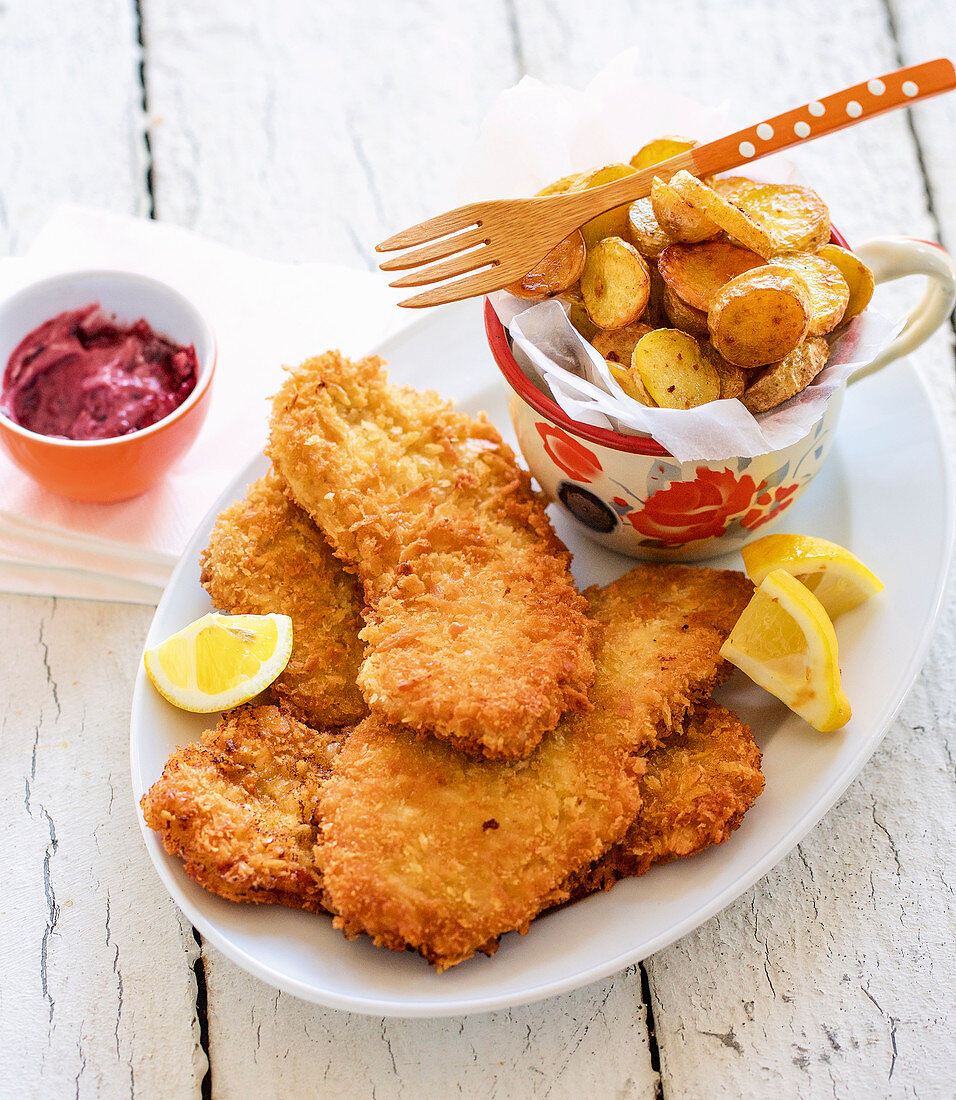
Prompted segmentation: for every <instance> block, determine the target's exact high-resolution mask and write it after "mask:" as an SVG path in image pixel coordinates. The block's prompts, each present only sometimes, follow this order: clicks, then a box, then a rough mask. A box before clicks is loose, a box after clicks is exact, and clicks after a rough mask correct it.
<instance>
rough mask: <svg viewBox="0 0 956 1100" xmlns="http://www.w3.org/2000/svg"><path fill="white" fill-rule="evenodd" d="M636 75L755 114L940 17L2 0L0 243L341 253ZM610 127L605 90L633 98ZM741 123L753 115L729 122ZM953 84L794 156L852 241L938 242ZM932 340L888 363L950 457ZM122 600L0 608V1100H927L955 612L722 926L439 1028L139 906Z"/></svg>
mask: <svg viewBox="0 0 956 1100" xmlns="http://www.w3.org/2000/svg"><path fill="white" fill-rule="evenodd" d="M634 43H641V44H643V46H644V49H645V52H646V64H647V70H648V72H649V74H651V75H653V76H659V77H661V78H667V79H671V80H674V81H677V82H680V84H681V85H682V86H683V87H685V88H686V90H687V92H688V93H689V94H690V95H692V96H694V97H696V98H699V99H700V98H703V99H713V98H719V97H723V96H725V95H729V96H731V97H734V98H738V99H741V100H744V101H747V102H759V104H760V107H761V108H763V107H764V106H766V107H767V108H770V109H783V108H785V107H788V106H791V105H792V104H793V103H796V102H802V101H804V100H806V99H807V98H809V97H810V96H812V95H816V94H820V93H822V92H828V91H831V90H834V89H836V88H839V87H842V86H844V85H847V84H850V83H852V82H854V81H856V80H859V79H863V78H865V77H868V76H870V75H875V74H877V73H879V72H883V71H886V70H889V69H891V68H894V67H896V65H897V64H898V63H902V62H907V63H909V62H915V61H918V60H924V59H927V58H929V57H933V56H937V55H939V54H944V53H947V54H949V55H950V56H953V55H954V54H956V11H954V9H953V6H952V4H951V3H950V2H949V0H845V2H843V3H833V2H832V0H790V2H789V3H787V4H783V3H777V2H774V0H764V2H760V0H739V2H732V0H727V2H726V3H724V4H716V3H708V2H707V0H671V2H670V3H667V4H663V3H655V2H653V0H630V2H628V0H607V2H602V0H597V2H594V3H589V4H581V3H575V2H573V0H469V2H459V3H447V2H443V0H413V2H408V3H394V2H392V0H374V2H373V0H368V2H366V3H352V4H349V3H341V2H332V0H284V2H283V3H281V4H280V3H269V2H268V0H251V2H246V3H236V2H235V0H204V2H203V3H197V2H190V0H138V2H137V0H84V2H83V3H68V2H67V0H3V2H2V3H0V250H3V249H4V248H6V250H9V251H11V252H14V253H16V252H18V251H20V250H22V249H23V248H25V247H26V245H27V244H28V243H29V240H30V238H31V235H32V233H33V232H34V231H35V230H36V229H37V228H38V226H39V225H40V224H41V223H42V222H43V220H44V219H45V218H46V217H47V215H48V214H49V212H50V209H51V208H52V206H53V205H54V204H55V203H57V202H59V201H63V200H77V201H82V202H87V203H92V204H96V205H99V206H103V207H107V208H110V209H114V210H119V211H126V212H133V213H138V214H142V215H144V216H151V217H155V218H159V219H162V220H166V221H170V222H174V223H177V224H181V225H186V226H189V227H190V228H193V229H196V230H198V231H200V232H202V233H205V234H207V235H209V236H211V237H213V238H215V239H218V240H221V241H224V242H227V243H230V244H234V245H237V246H240V247H242V248H244V249H246V250H248V251H251V252H255V253H258V254H260V255H263V256H267V257H274V258H281V259H290V260H294V259H328V260H332V261H338V262H342V263H346V264H351V265H356V266H363V265H369V266H370V265H371V259H370V255H369V247H368V246H369V243H370V242H373V241H376V240H380V239H381V238H382V237H384V236H385V235H386V234H387V233H389V232H391V231H393V230H395V229H397V228H399V227H401V226H403V225H405V224H408V223H410V222H412V221H414V220H418V218H419V217H421V216H424V215H427V214H429V213H433V212H435V211H437V210H438V209H441V208H443V207H444V206H445V205H447V200H448V199H449V197H451V196H452V194H453V186H454V173H455V165H456V162H457V159H458V157H459V155H460V154H461V153H462V152H463V151H464V150H465V148H466V146H467V144H468V143H469V142H470V140H471V138H472V136H473V134H474V131H475V127H476V124H477V122H478V120H479V119H480V117H481V115H482V114H483V112H484V111H485V110H486V109H487V107H488V106H489V104H490V102H491V100H492V98H493V97H494V95H495V94H496V93H497V92H498V91H499V90H501V89H502V88H504V87H507V86H508V85H510V84H512V83H513V82H514V81H515V80H516V79H517V78H518V77H519V76H520V75H521V74H522V72H524V71H527V72H530V73H532V74H534V75H536V76H539V77H542V78H544V79H548V80H563V81H566V82H568V83H577V84H581V83H583V82H584V81H586V79H587V78H588V77H589V76H590V75H591V74H592V73H593V72H594V71H595V70H596V69H597V68H598V67H599V66H600V65H601V63H602V62H603V61H604V60H605V59H606V58H607V57H609V56H610V54H611V53H613V52H616V51H617V50H618V49H619V48H621V47H623V46H626V45H631V44H634ZM640 109H641V105H640V104H634V110H635V111H636V112H637V111H640ZM765 113H770V112H769V110H768V111H766V112H764V111H761V112H760V114H759V115H758V114H757V113H756V112H755V114H754V117H761V116H762V114H765ZM954 135H956V97H950V98H949V99H944V100H937V101H934V102H931V103H929V104H926V105H922V106H920V107H918V108H917V109H916V110H915V111H914V112H913V115H912V117H908V116H906V115H903V114H895V115H891V116H888V117H886V118H884V119H881V120H878V121H876V122H873V123H870V124H868V125H867V126H865V127H861V128H858V129H855V130H850V131H847V132H846V133H844V134H843V135H840V136H837V137H834V138H830V139H826V140H824V141H822V142H819V143H817V144H816V145H815V146H812V147H810V148H809V149H808V150H807V163H808V165H809V166H810V169H809V170H810V171H812V174H813V178H814V180H815V182H816V183H817V185H818V187H819V189H820V190H821V191H822V192H823V194H824V195H825V196H826V198H827V199H828V200H829V201H830V203H831V206H832V209H833V214H834V220H835V221H836V222H837V224H839V226H840V227H841V229H842V230H843V232H844V233H845V234H846V235H847V236H848V237H849V238H850V240H851V241H853V240H861V239H863V238H864V237H866V236H870V235H874V234H877V233H910V234H913V235H916V236H925V237H936V238H938V239H940V240H942V242H943V243H944V244H945V245H947V246H948V247H949V248H950V250H954V249H956V143H954ZM952 335H953V334H952V331H946V332H943V333H940V334H939V335H938V336H937V337H936V338H935V339H934V340H933V341H932V342H931V343H930V344H929V345H928V346H927V347H926V348H924V349H923V351H922V352H921V353H920V354H919V355H918V357H917V362H918V366H919V368H920V370H921V371H922V372H923V374H924V375H925V377H926V378H927V379H928V381H929V383H930V385H931V386H932V388H933V391H934V393H935V394H936V396H937V399H938V401H939V404H940V407H941V409H942V411H943V414H944V418H945V419H946V422H947V425H948V435H949V443H950V445H951V450H956V446H954V442H956V399H954V371H953V351H952ZM150 614H151V612H150V609H148V608H146V607H137V606H123V605H110V604H102V603H91V602H81V601H72V600H55V599H41V598H25V597H13V596H4V595H0V683H2V689H3V690H2V693H0V749H2V752H0V807H2V817H0V820H2V828H3V850H4V890H3V895H2V900H0V943H2V969H0V1034H2V1035H3V1036H4V1040H3V1054H2V1055H0V1096H2V1097H4V1098H6V1097H19V1096H37V1097H60V1096H64V1097H65V1096H71V1097H72V1096H77V1097H92V1096H102V1097H113V1096H126V1095H131V1096H139V1097H149V1098H152V1097H187V1096H193V1095H200V1096H212V1097H245V1096H251V1097H256V1098H261V1097H273V1096H283V1097H298V1096H322V1097H360V1098H361V1097H372V1096H374V1097H377V1098H382V1097H408V1098H429V1097H444V1096H449V1095H456V1094H462V1095H466V1096H495V1097H537V1096H546V1095H547V1096H553V1097H565V1096H579V1095H587V1096H593V1097H595V1098H604V1097H612V1096H613V1097H624V1096H627V1097H640V1098H644V1097H647V1098H651V1097H655V1096H663V1097H667V1098H677V1097H704V1096H706V1097H725V1096H726V1097H736V1096H755V1097H765V1096H799V1097H811V1096H820V1095H828V1096H829V1095H833V1096H837V1097H854V1098H857V1097H879V1096H918V1097H936V1096H947V1097H948V1096H952V1095H953V1092H954V1088H956V1055H954V1024H956V978H954V972H956V967H954V954H956V952H954V938H956V937H954V931H956V926H954V917H953V882H954V854H953V843H952V836H953V833H954V830H956V797H954V783H953V780H954V766H953V752H954V741H956V735H954V730H956V674H954V672H953V669H954V666H956V594H954V592H953V589H952V586H951V589H950V595H949V597H948V600H947V603H946V607H945V610H944V613H943V617H942V622H941V626H940V628H939V631H938V634H937V637H936V641H935V644H934V646H933V649H932V651H931V653H930V657H929V660H928V662H927V665H926V667H925V669H924V671H923V674H922V676H921V678H920V679H919V681H918V682H917V684H916V686H915V688H914V689H913V691H912V693H911V695H910V697H909V698H908V699H907V701H906V703H905V705H904V706H903V709H902V711H901V713H900V715H899V717H898V719H897V721H896V722H895V724H894V725H893V727H892V729H891V731H890V733H889V734H888V736H887V738H886V741H885V742H884V744H883V746H882V747H881V749H880V750H879V751H878V752H877V754H876V755H875V757H874V758H873V760H872V761H871V763H870V764H869V766H868V767H867V768H866V769H865V771H864V772H863V774H862V775H861V776H860V778H859V779H858V780H857V781H856V782H855V783H854V784H853V786H852V787H851V788H850V790H849V791H848V792H847V794H846V795H845V797H844V798H843V799H842V800H841V801H840V803H839V804H838V805H837V806H836V807H835V809H834V810H833V811H832V812H831V813H830V814H829V815H828V816H827V818H826V819H825V820H824V821H823V823H822V824H821V825H820V826H819V827H818V828H816V829H815V830H814V831H813V832H812V833H811V834H810V835H809V837H807V839H806V840H805V841H804V843H803V844H801V845H800V847H799V848H798V849H797V850H796V851H795V852H794V853H793V854H792V855H791V856H790V857H789V858H788V859H786V860H785V861H784V862H783V863H782V864H781V865H780V866H779V867H777V868H776V870H775V871H774V872H773V873H772V874H770V875H768V876H767V877H766V878H765V879H764V880H763V881H761V882H760V883H758V884H757V886H756V887H754V888H753V889H752V890H749V891H748V892H747V893H745V894H744V895H743V896H742V897H741V898H740V899H739V900H738V901H737V902H736V903H735V904H733V905H732V906H730V907H729V908H728V909H727V910H725V911H724V912H723V913H721V914H720V915H719V916H717V917H715V918H714V919H712V920H711V921H709V922H708V923H707V924H705V925H704V926H702V927H701V928H700V929H699V930H698V931H697V932H695V933H694V934H692V935H690V936H688V937H687V938H685V939H684V940H682V941H681V942H679V943H677V944H676V945H674V946H673V947H671V948H669V949H667V950H665V951H662V952H660V953H659V954H658V955H655V956H654V957H653V958H650V959H648V960H647V961H646V962H645V963H644V964H643V965H641V966H638V967H632V968H630V969H628V970H626V971H624V972H622V973H620V974H618V975H616V976H615V977H613V978H611V979H608V980H607V981H604V982H601V983H598V984H597V985H594V986H591V987H588V988H585V989H582V990H579V991H578V992H576V993H571V994H568V995H565V996H562V997H557V998H554V999H552V1000H548V1001H545V1002H542V1003H540V1004H536V1005H533V1006H530V1007H526V1008H517V1009H514V1010H512V1011H508V1012H499V1013H494V1014H488V1015H484V1016H476V1017H469V1018H463V1019H453V1020H443V1021H428V1020H378V1019H371V1018H366V1017H360V1016H352V1015H348V1014H345V1013H341V1012H336V1011H331V1010H324V1009H321V1008H318V1007H315V1006H313V1005H309V1004H304V1003H301V1002H299V1001H296V1000H295V999H293V998H292V997H289V996H286V995H284V994H278V993H276V992H275V991H274V990H272V989H270V988H269V987H267V986H265V985H262V984H260V983H259V982H257V981H256V980H255V979H253V978H251V977H249V976H247V975H246V974H245V973H244V972H243V971H241V970H239V969H238V968H237V967H236V966H234V965H233V964H232V963H231V962H229V961H227V960H226V959H224V958H222V957H221V956H220V955H218V954H217V953H216V952H215V951H214V950H212V949H210V948H209V947H208V946H206V945H204V944H203V943H202V941H201V939H200V938H199V937H198V936H197V935H196V934H194V932H193V930H192V928H191V927H190V926H189V925H188V923H187V922H185V921H184V920H183V918H182V917H181V916H180V915H179V913H178V911H177V910H176V908H175V907H174V906H173V904H172V903H171V901H169V899H168V898H167V897H166V895H165V892H164V890H163V889H162V887H161V886H160V883H159V881H158V879H157V878H156V876H155V874H154V872H153V870H152V867H151V866H150V865H149V863H148V861H147V857H146V853H145V851H144V849H143V846H142V843H141V841H140V838H139V834H138V829H137V825H136V818H135V811H134V807H133V805H132V799H131V797H130V789H129V778H128V763H127V722H128V711H129V699H130V690H131V685H132V679H133V676H134V671H135V668H136V665H137V659H138V656H139V652H140V649H141V645H142V640H143V637H144V635H145V631H146V628H147V624H148V622H149V619H150Z"/></svg>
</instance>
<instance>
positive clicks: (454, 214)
mask: <svg viewBox="0 0 956 1100" xmlns="http://www.w3.org/2000/svg"><path fill="white" fill-rule="evenodd" d="M482 205H485V204H482V203H474V202H473V203H469V205H468V206H459V207H458V209H457V210H449V211H447V212H446V213H444V214H439V215H438V216H437V217H435V218H429V219H428V221H424V222H419V223H418V225H412V226H409V227H408V229H403V230H402V231H401V232H400V233H396V234H395V235H394V236H391V237H389V238H388V239H387V240H384V241H382V243H381V244H377V245H376V246H375V251H376V252H394V251H395V250H396V249H397V248H413V247H414V246H415V245H418V244H428V242H429V241H433V240H435V238H436V237H444V236H446V235H447V234H448V233H456V232H458V230H459V229H469V228H471V227H472V226H476V225H477V226H480V225H481V220H480V214H481V207H482Z"/></svg>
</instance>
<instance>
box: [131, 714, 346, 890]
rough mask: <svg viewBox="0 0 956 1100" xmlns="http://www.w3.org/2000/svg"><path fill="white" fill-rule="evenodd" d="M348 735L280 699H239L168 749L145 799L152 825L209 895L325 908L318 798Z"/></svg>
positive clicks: (145, 812)
mask: <svg viewBox="0 0 956 1100" xmlns="http://www.w3.org/2000/svg"><path fill="white" fill-rule="evenodd" d="M345 736H346V731H345V730H342V729H332V730H314V729H310V728H309V727H308V726H306V725H303V723H301V722H299V721H297V720H296V719H295V718H292V717H291V716H289V715H286V714H283V713H282V712H281V711H280V710H279V709H278V708H277V707H274V706H243V707H237V708H236V709H235V710H233V711H229V712H228V713H226V714H225V715H223V718H222V721H221V722H220V723H219V725H218V726H216V728H215V729H212V730H209V731H208V732H207V733H204V734H203V735H202V741H201V742H200V743H197V744H192V745H187V746H186V747H185V748H182V749H177V750H176V751H175V752H174V753H173V754H172V755H171V756H170V758H169V760H168V762H167V764H166V767H165V768H164V769H163V774H162V777H161V778H160V779H158V780H157V781H156V782H155V783H154V784H153V785H152V787H150V789H149V790H148V791H147V792H146V794H144V795H143V797H142V799H141V801H140V805H141V807H142V810H143V816H144V817H145V819H146V824H147V825H149V827H150V828H151V829H155V830H156V831H157V832H158V833H159V834H160V835H161V837H162V841H163V846H164V847H165V849H166V851H167V852H169V853H170V855H174V856H178V857H179V858H180V859H181V860H183V863H184V865H185V870H186V874H187V875H189V877H190V878H191V879H192V880H193V881H194V882H197V883H199V885H200V886H203V887H205V889H207V890H210V891H211V892H212V893H214V894H218V895H219V896H220V897H223V898H228V899H229V900H230V901H246V902H263V903H272V904H276V905H287V906H290V907H291V908H293V909H308V910H310V911H311V912H318V911H319V910H321V909H322V908H323V905H322V900H321V899H322V880H321V876H320V875H319V873H318V871H317V869H316V867H315V863H314V861H313V858H312V848H313V844H314V842H315V837H316V826H315V817H314V814H315V805H316V800H317V798H318V793H319V789H320V787H321V786H322V783H323V782H324V781H325V778H326V776H327V775H328V773H329V768H330V766H331V763H332V761H333V759H334V757H335V754H336V752H337V751H338V748H339V746H340V744H341V743H342V741H343V739H344V738H345Z"/></svg>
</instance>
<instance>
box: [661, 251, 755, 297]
mask: <svg viewBox="0 0 956 1100" xmlns="http://www.w3.org/2000/svg"><path fill="white" fill-rule="evenodd" d="M764 262H765V261H764V259H763V257H762V256H758V255H757V253H756V252H751V251H750V249H749V248H741V247H740V245H736V244H733V243H732V242H731V241H724V240H712V241H701V242H700V243H699V244H672V245H669V246H668V247H667V248H665V249H664V251H663V252H662V253H661V254H660V256H658V258H657V269H658V271H660V273H661V275H662V277H663V279H664V282H665V283H667V285H668V286H669V287H670V288H671V290H673V291H674V293H675V294H676V295H677V296H678V297H679V298H682V299H683V300H684V301H685V302H686V303H687V304H688V305H690V306H693V307H694V308H695V309H702V310H708V309H710V303H711V302H712V301H713V299H714V295H715V294H716V293H717V291H718V290H720V288H721V287H722V286H723V285H724V283H726V282H727V281H728V280H730V279H733V278H735V277H736V276H737V275H742V274H743V273H744V272H745V271H749V270H750V269H751V268H753V267H760V266H762V265H763V263H764Z"/></svg>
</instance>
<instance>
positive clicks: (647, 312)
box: [641, 263, 680, 328]
mask: <svg viewBox="0 0 956 1100" xmlns="http://www.w3.org/2000/svg"><path fill="white" fill-rule="evenodd" d="M647 270H648V271H649V272H650V275H651V294H650V297H649V298H648V299H647V305H646V306H645V307H644V312H643V313H642V314H641V320H642V321H643V322H644V323H645V324H648V325H650V326H651V327H652V328H661V327H662V326H663V327H665V328H666V327H667V325H668V320H667V313H666V312H665V311H664V291H665V290H666V289H667V284H666V283H665V282H664V280H663V279H662V278H661V273H660V272H659V271H658V270H657V264H655V263H648V265H647ZM677 327H678V328H680V325H678V326H677Z"/></svg>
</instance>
